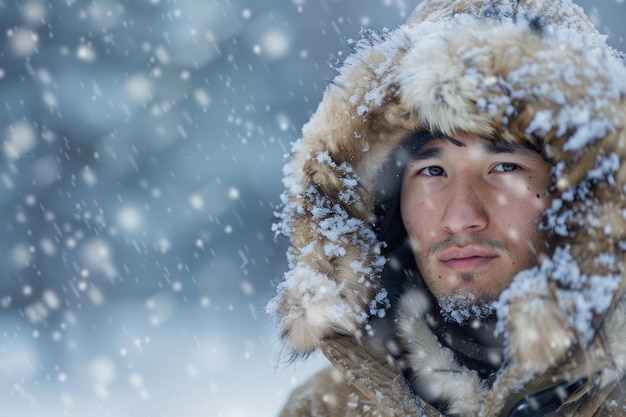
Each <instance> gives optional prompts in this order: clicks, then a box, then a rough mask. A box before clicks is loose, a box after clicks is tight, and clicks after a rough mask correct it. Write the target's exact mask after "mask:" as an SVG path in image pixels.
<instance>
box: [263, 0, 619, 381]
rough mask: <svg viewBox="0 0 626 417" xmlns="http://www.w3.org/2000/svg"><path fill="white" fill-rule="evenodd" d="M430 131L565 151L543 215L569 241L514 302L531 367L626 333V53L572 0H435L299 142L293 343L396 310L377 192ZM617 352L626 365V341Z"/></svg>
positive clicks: (292, 346) (289, 292)
mask: <svg viewBox="0 0 626 417" xmlns="http://www.w3.org/2000/svg"><path fill="white" fill-rule="evenodd" d="M419 130H433V131H437V132H442V133H444V134H447V135H454V133H455V132H461V131H463V132H469V133H474V134H478V135H480V136H483V137H489V138H498V139H499V140H503V141H507V142H511V143H530V144H533V145H534V146H536V148H538V149H541V150H542V152H543V154H544V156H545V157H546V159H549V160H551V161H554V165H553V168H552V178H553V183H552V187H551V201H552V202H551V205H550V207H548V209H547V210H546V211H545V213H544V215H543V218H542V219H541V222H542V224H543V226H544V227H546V228H549V229H550V230H552V232H553V233H554V234H555V235H557V236H558V237H559V238H560V239H559V245H558V247H557V248H555V251H554V255H553V256H552V257H551V258H550V259H546V260H545V261H543V262H542V264H541V265H539V266H537V267H536V268H532V269H530V270H526V271H523V272H521V273H520V274H519V275H518V276H517V277H516V278H515V279H514V281H513V283H512V285H511V287H510V288H509V289H508V290H507V291H505V293H504V294H503V295H502V297H501V299H500V300H499V307H498V314H499V317H500V326H501V330H503V332H504V333H505V334H506V335H507V354H508V357H509V358H508V360H509V361H511V362H512V363H514V364H516V366H517V369H518V370H523V371H524V372H527V373H528V374H534V373H537V372H541V371H542V370H545V369H546V368H548V367H551V366H554V365H555V364H558V363H560V362H562V360H564V358H566V357H571V355H572V352H573V351H574V350H575V349H576V348H578V347H583V348H586V347H589V346H591V345H593V344H594V343H596V341H597V339H598V334H599V333H601V332H600V330H602V329H603V327H604V326H607V325H610V326H613V327H615V326H617V328H619V329H622V334H623V333H624V331H626V324H624V323H625V321H626V320H625V319H624V308H623V307H622V304H623V299H624V289H625V287H626V278H625V272H624V260H625V253H626V219H625V217H626V165H624V161H625V159H626V149H625V146H626V69H625V67H624V62H623V58H622V57H621V56H620V55H619V54H618V53H616V52H615V51H613V50H612V49H611V48H609V47H608V46H607V45H606V43H605V38H604V37H603V36H601V35H600V34H598V33H597V32H596V30H595V29H594V28H593V25H592V24H591V23H590V22H589V21H588V20H587V18H586V17H585V16H584V14H583V12H582V10H581V9H580V8H579V7H578V6H575V5H573V4H572V3H571V1H569V0H553V1H548V0H519V1H514V0H492V1H489V0H483V1H481V0H475V1H468V0H456V1H455V0H429V1H424V2H423V3H421V4H420V5H419V6H418V7H417V8H416V9H415V11H414V12H413V14H412V15H411V17H410V18H409V19H408V21H407V23H406V24H405V25H403V26H401V27H399V28H398V29H396V30H391V31H386V32H384V33H382V34H370V35H369V36H368V37H367V38H366V39H363V40H361V41H359V42H358V43H357V44H356V45H355V51H354V53H353V54H352V55H350V56H349V57H348V58H347V59H346V60H345V62H344V63H343V65H342V67H341V68H340V69H339V74H338V76H337V77H336V78H335V79H334V80H333V82H332V83H331V84H329V86H328V87H327V89H326V91H325V93H324V97H323V100H322V102H321V103H320V105H319V107H318V109H317V111H316V112H315V114H314V115H313V116H312V118H311V120H310V121H309V122H308V123H307V125H306V126H305V127H304V129H303V136H302V138H301V139H299V140H298V141H296V142H295V143H294V145H293V153H292V155H291V158H290V160H289V161H288V162H287V164H286V166H285V169H284V175H285V177H284V184H285V186H286V191H285V193H284V195H283V204H284V208H283V211H282V212H281V214H280V223H278V224H277V231H278V232H281V233H283V234H285V235H287V236H289V238H290V243H291V246H290V249H289V253H288V259H289V271H288V272H287V273H286V274H285V279H284V281H283V282H282V283H281V284H280V285H279V287H278V289H277V295H276V296H275V298H274V299H273V300H272V301H270V303H269V304H268V307H267V309H268V311H269V312H270V313H271V314H272V316H273V317H274V319H275V321H276V323H277V325H278V326H279V329H280V332H281V338H282V340H283V342H284V344H285V345H286V347H287V349H288V350H289V351H290V352H291V353H292V354H294V355H300V354H307V353H309V352H311V351H313V350H315V349H317V348H318V347H319V346H320V344H321V342H322V341H323V340H324V339H325V338H328V337H332V336H335V335H338V334H339V335H350V336H354V337H356V338H359V337H360V336H361V335H362V334H364V331H365V330H366V327H367V323H368V320H369V319H370V318H371V317H372V316H384V315H385V314H386V310H387V309H388V307H389V300H388V297H387V293H386V290H385V283H384V282H382V279H381V273H382V270H383V267H384V265H385V251H386V242H383V241H381V238H380V234H378V233H377V232H376V226H377V224H376V222H377V221H378V220H379V219H377V217H376V212H375V205H376V203H377V201H375V200H376V199H375V196H376V192H377V190H378V188H377V187H378V186H379V183H378V181H379V177H380V175H379V174H380V172H381V169H382V168H383V167H384V166H385V164H387V163H388V161H389V158H390V156H391V155H392V153H393V152H394V150H395V149H397V148H398V146H399V144H400V143H401V142H402V141H403V140H405V139H406V138H408V137H410V136H411V135H412V134H413V133H414V132H415V131H419ZM538 300H539V301H540V302H539V303H538V302H537V301H538ZM418 310H419V308H418ZM607 323H608V324H607ZM533 332H536V334H540V335H552V336H553V340H554V341H555V342H554V343H551V344H549V343H548V344H546V343H545V341H544V340H537V338H531V337H527V336H528V335H529V334H533ZM618 342H619V343H621V344H622V345H623V344H624V340H618ZM608 360H609V361H613V362H618V363H617V365H618V368H619V369H620V370H622V371H623V370H624V369H625V368H626V352H621V353H617V352H616V353H614V356H613V357H612V358H610V359H608Z"/></svg>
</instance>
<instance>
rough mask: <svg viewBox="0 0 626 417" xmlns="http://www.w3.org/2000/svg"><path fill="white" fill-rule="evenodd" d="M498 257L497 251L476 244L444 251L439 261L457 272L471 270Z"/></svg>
mask: <svg viewBox="0 0 626 417" xmlns="http://www.w3.org/2000/svg"><path fill="white" fill-rule="evenodd" d="M497 257H498V255H497V253H495V252H493V251H489V250H486V249H482V248H478V247H475V246H469V247H462V248H460V247H453V248H450V249H447V250H446V251H444V252H443V253H442V254H441V255H440V256H439V261H440V262H441V263H442V264H443V265H444V266H445V267H446V268H448V269H452V270H454V271H456V272H470V271H475V270H477V269H480V268H482V267H484V266H486V265H488V264H489V263H490V262H491V261H493V260H494V259H496V258H497Z"/></svg>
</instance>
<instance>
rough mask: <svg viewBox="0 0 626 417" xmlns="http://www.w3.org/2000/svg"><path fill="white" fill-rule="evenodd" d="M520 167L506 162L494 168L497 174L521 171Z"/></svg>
mask: <svg viewBox="0 0 626 417" xmlns="http://www.w3.org/2000/svg"><path fill="white" fill-rule="evenodd" d="M519 168H520V166H519V165H517V164H514V163H511V162H504V163H502V164H498V165H496V166H495V167H493V170H494V171H495V172H510V171H515V170H517V169H519Z"/></svg>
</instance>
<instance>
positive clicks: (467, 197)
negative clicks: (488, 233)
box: [442, 178, 489, 233]
mask: <svg viewBox="0 0 626 417" xmlns="http://www.w3.org/2000/svg"><path fill="white" fill-rule="evenodd" d="M488 223H489V218H488V216H487V211H486V207H485V205H484V195H481V193H480V190H478V189H477V188H476V184H474V183H473V182H472V181H471V180H470V179H467V178H462V179H458V181H457V182H456V184H453V186H452V187H451V189H450V194H449V198H448V202H447V204H446V207H445V209H444V212H443V219H442V226H443V228H444V230H445V231H446V232H448V233H472V232H478V231H481V230H483V229H484V228H486V227H487V225H488Z"/></svg>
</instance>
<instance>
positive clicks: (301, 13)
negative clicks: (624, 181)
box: [0, 0, 626, 417]
mask: <svg viewBox="0 0 626 417" xmlns="http://www.w3.org/2000/svg"><path fill="white" fill-rule="evenodd" d="M581 3H584V4H586V5H587V7H591V6H592V5H593V7H596V8H598V16H599V19H600V20H599V22H600V26H601V29H603V31H608V32H611V33H613V35H612V37H611V38H610V41H612V42H613V44H614V45H615V46H616V47H618V49H622V50H623V49H626V48H624V40H623V38H622V37H623V36H626V33H625V32H624V31H623V29H622V26H620V24H621V22H618V20H612V19H615V16H621V15H623V9H624V5H623V2H622V1H614V2H603V3H602V5H597V4H595V3H592V2H591V1H586V2H581ZM331 6H332V7H330V8H329V7H328V5H327V4H325V3H324V2H309V1H305V0H288V1H284V2H267V3H265V2H258V1H252V0H241V1H229V2H219V1H208V2H207V1H201V0H182V1H170V0H150V1H143V2H122V1H119V0H104V1H96V2H84V1H78V0H65V1H62V2H58V3H57V2H52V1H49V0H48V1H45V0H27V1H23V2H1V1H0V15H1V16H2V17H3V18H4V19H7V20H6V21H7V22H11V23H10V24H7V25H5V28H4V29H3V32H2V33H1V35H2V39H3V41H2V42H1V43H0V57H2V59H0V90H1V91H2V95H1V96H0V97H2V99H1V100H2V103H1V105H2V112H1V113H0V210H2V219H3V223H2V224H3V229H2V233H1V235H0V236H2V237H1V238H0V257H2V260H3V265H4V268H3V273H2V279H0V313H1V314H0V353H1V354H0V386H1V387H3V389H2V391H1V392H2V393H1V394H0V402H1V403H2V408H3V413H7V415H24V414H23V412H24V410H28V412H29V413H30V412H32V413H31V414H29V415H40V414H41V415H43V414H46V415H65V416H81V417H84V416H87V417H89V416H100V415H111V416H136V415H139V414H141V415H185V416H200V415H214V416H223V417H239V416H251V417H255V416H272V415H275V414H276V412H277V410H278V409H279V407H280V405H281V404H282V402H284V400H285V399H286V396H287V394H288V392H289V391H290V390H291V389H292V388H293V387H294V386H295V385H297V384H298V383H300V382H301V381H302V380H303V379H304V378H306V377H307V376H308V375H310V374H311V373H312V372H313V371H315V370H316V369H318V368H319V367H320V366H322V365H324V362H323V361H322V360H321V359H319V358H318V359H317V360H315V359H314V360H312V361H310V362H309V363H307V364H306V365H301V366H300V367H298V368H297V369H282V368H281V369H280V371H279V372H278V371H277V370H276V369H275V367H276V359H277V357H276V352H277V350H276V345H275V343H274V342H275V337H276V334H275V330H274V329H273V328H272V326H271V323H270V321H269V320H268V318H267V317H266V315H265V313H264V312H263V306H264V305H265V303H266V302H267V300H268V299H269V298H270V297H271V295H272V294H273V293H274V291H275V287H276V285H278V282H279V281H280V280H281V278H282V274H283V273H284V271H285V269H286V268H287V266H286V264H285V263H286V262H285V255H284V254H285V250H286V242H283V241H281V240H275V238H274V236H273V232H272V231H271V223H272V222H273V221H274V218H273V216H274V213H275V211H276V210H277V206H278V205H279V204H280V199H279V195H280V192H281V188H282V184H281V177H282V172H281V169H282V168H281V166H282V164H283V157H284V154H285V153H286V152H288V151H289V149H290V146H291V145H290V143H291V142H292V141H294V140H295V139H297V138H298V136H299V132H300V127H301V126H302V125H303V124H304V122H305V121H306V120H307V119H308V117H309V115H310V114H311V113H312V112H313V111H314V110H315V107H316V104H317V102H318V101H319V99H320V98H321V94H322V92H323V89H324V86H325V82H326V80H328V79H330V78H331V77H332V75H333V69H332V68H331V67H330V65H328V63H334V62H336V61H337V59H338V58H340V57H341V56H342V55H343V54H344V52H347V51H349V49H350V42H349V41H348V39H351V38H356V37H358V36H359V33H360V29H361V27H362V26H366V27H371V28H376V29H377V30H382V28H384V27H395V26H397V25H398V24H399V23H401V22H402V20H403V19H404V18H405V17H406V16H407V15H408V14H409V13H410V11H411V9H412V8H413V7H414V4H411V3H410V2H406V1H400V0H379V1H374V2H371V4H368V5H365V4H363V5H359V7H356V6H355V5H354V3H353V2H333V3H332V5H331ZM604 26H606V28H608V29H607V30H604ZM376 99H377V97H376V96H373V97H371V100H372V101H375V100H376ZM322 157H323V155H321V156H320V158H322ZM331 162H332V161H331ZM340 169H342V170H343V172H344V173H345V174H346V175H345V177H346V178H345V181H346V184H345V185H346V187H348V188H350V187H355V186H356V180H355V179H354V178H352V177H351V176H350V172H349V169H348V167H340ZM342 198H343V199H345V200H346V201H350V200H351V199H354V198H355V196H354V195H353V194H352V193H347V194H346V195H343V196H342ZM335 220H337V221H338V220H340V219H335ZM334 226H335V225H334V224H333V223H329V224H328V228H329V230H327V231H326V232H327V233H328V234H331V233H333V232H336V230H335V231H333V230H331V229H332V227H334ZM361 226H362V225H347V226H346V227H354V228H359V227H361ZM327 250H328V251H329V253H334V252H341V250H342V248H341V247H340V246H332V247H331V246H329V247H328V248H327ZM354 268H358V265H357V266H354ZM362 273H363V274H366V273H369V272H368V271H362ZM318 278H319V279H322V278H320V277H318ZM329 290H334V289H332V288H330V289H329ZM383 298H385V297H383ZM385 301H386V299H380V300H377V303H378V304H384V302H385ZM375 304H376V303H375ZM378 304H376V305H372V306H370V307H371V308H372V311H374V313H376V314H382V313H383V310H380V311H379V310H376V309H377V306H378ZM337 308H338V309H341V308H342V306H338V307H337ZM323 313H325V314H334V313H336V311H326V312H323ZM583 319H584V318H583ZM242 392H246V393H248V397H249V398H248V401H246V402H241V401H240V398H241V394H242ZM86 410H90V411H89V412H88V411H86ZM20 413H22V414H20Z"/></svg>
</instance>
